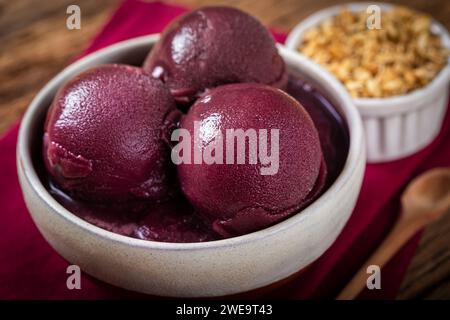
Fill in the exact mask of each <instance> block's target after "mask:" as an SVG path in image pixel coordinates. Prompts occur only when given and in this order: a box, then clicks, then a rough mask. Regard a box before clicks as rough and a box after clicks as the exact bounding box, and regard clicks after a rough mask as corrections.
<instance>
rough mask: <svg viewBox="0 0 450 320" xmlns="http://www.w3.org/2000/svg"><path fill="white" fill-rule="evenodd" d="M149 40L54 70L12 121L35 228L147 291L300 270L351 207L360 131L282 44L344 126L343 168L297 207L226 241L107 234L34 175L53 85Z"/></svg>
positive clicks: (187, 292) (328, 89) (123, 56)
mask: <svg viewBox="0 0 450 320" xmlns="http://www.w3.org/2000/svg"><path fill="white" fill-rule="evenodd" d="M157 39H158V35H151V36H145V37H140V38H136V39H132V40H128V41H124V42H121V43H118V44H115V45H113V46H110V47H108V48H105V49H103V50H100V51H97V52H95V53H93V54H91V55H89V56H87V57H85V58H83V59H81V60H79V61H77V62H75V63H74V64H72V65H70V66H69V67H67V68H66V69H65V70H63V71H62V72H61V73H60V74H58V75H57V76H56V77H55V78H53V79H52V80H51V81H50V82H49V83H48V84H47V85H46V86H45V87H44V88H43V89H42V90H41V91H40V92H39V93H38V95H37V96H36V97H35V99H34V100H33V101H32V103H31V105H30V106H29V108H28V110H27V112H26V114H25V116H24V118H23V120H22V124H21V127H20V132H19V140H18V145H17V167H18V172H19V180H20V184H21V187H22V191H23V194H24V198H25V202H26V204H27V207H28V210H29V211H30V213H31V216H32V217H33V219H34V221H35V223H36V225H37V227H38V228H39V230H40V231H41V233H42V234H43V236H44V237H45V239H46V240H47V241H48V242H49V243H50V245H51V246H52V247H53V248H55V250H56V251H57V252H59V253H60V254H61V255H62V256H63V257H64V258H66V259H67V260H68V261H70V262H71V263H73V264H77V265H79V266H80V267H81V269H82V270H83V271H85V272H87V273H88V274H90V275H92V276H94V277H96V278H98V279H101V280H103V281H106V282H108V283H111V284H114V285H117V286H120V287H123V288H126V289H130V290H135V291H140V292H144V293H148V294H154V295H161V296H176V297H207V296H224V295H231V294H236V293H239V292H245V291H248V290H252V289H256V288H260V287H264V286H267V285H269V284H272V283H275V282H277V281H279V280H282V279H285V278H287V277H289V276H290V275H293V274H294V273H296V272H298V271H299V270H301V269H303V268H304V267H306V266H307V265H309V264H310V263H311V262H313V261H314V260H316V259H317V258H318V257H319V256H321V255H322V254H323V253H324V252H325V251H326V250H327V249H328V248H329V247H330V246H331V244H332V243H333V242H334V240H335V239H336V237H337V236H338V235H339V233H340V232H341V231H342V228H343V227H344V225H345V223H346V222H347V220H348V218H349V217H350V214H351V212H352V210H353V208H354V206H355V202H356V199H357V197H358V194H359V190H360V186H361V182H362V179H363V173H364V168H365V160H366V159H365V148H364V136H363V134H364V133H363V126H362V122H361V118H360V116H359V114H358V111H357V110H356V108H355V107H354V105H353V101H352V99H351V97H350V96H349V95H348V94H347V92H346V90H345V89H344V87H343V86H342V85H341V84H340V83H339V82H338V81H336V80H335V79H333V78H332V77H331V76H330V75H329V74H328V73H326V72H324V71H323V70H322V69H321V68H319V67H318V66H316V65H314V64H312V63H310V61H309V60H307V59H305V58H303V57H300V56H298V55H296V54H294V53H293V52H291V51H290V50H287V49H285V48H283V47H280V53H281V55H282V56H283V58H284V59H285V61H286V63H287V65H288V66H289V67H290V68H291V69H294V70H296V71H297V72H300V73H301V74H302V75H303V76H305V77H306V78H307V79H309V80H310V81H311V82H312V83H314V84H315V85H317V86H318V87H319V88H320V89H321V90H322V91H323V93H324V94H326V95H327V96H328V97H329V98H330V99H331V100H332V101H333V102H334V104H335V106H336V107H337V108H338V109H339V110H340V111H341V113H342V115H343V117H344V118H345V120H346V122H347V126H348V129H349V133H350V147H349V153H348V157H347V160H346V163H345V166H344V169H343V171H342V172H341V174H340V175H339V177H338V178H337V180H336V181H335V182H334V183H333V185H332V186H331V187H330V188H329V190H327V191H326V192H325V193H324V194H323V195H322V196H321V197H320V198H319V199H317V200H316V201H315V202H314V203H312V204H311V205H310V206H308V207H307V208H306V209H304V210H303V211H302V212H301V213H300V214H297V215H294V216H292V217H291V218H289V219H287V220H285V221H283V222H281V223H278V224H277V225H275V226H272V227H270V228H267V229H264V230H261V231H258V232H254V233H250V234H247V235H244V236H240V237H236V238H231V239H225V240H219V241H211V242H204V243H163V242H155V241H144V240H139V239H134V238H129V237H126V236H122V235H119V234H115V233H111V232H109V231H106V230H104V229H101V228H98V227H96V226H94V225H92V224H89V223H88V222H86V221H84V220H82V219H80V218H78V217H77V216H75V215H73V214H72V213H70V212H69V211H68V210H66V209H65V208H64V207H63V206H61V205H60V204H59V203H58V202H57V201H56V200H55V199H54V198H53V197H52V196H51V195H50V194H49V192H48V191H47V190H46V189H45V187H44V186H43V184H42V183H41V181H40V179H39V177H38V175H37V173H36V170H35V168H34V166H33V162H32V152H33V150H34V152H39V151H38V150H37V151H36V149H33V146H36V141H37V139H41V136H40V134H39V132H42V131H41V130H42V126H43V120H44V117H45V114H46V111H47V109H48V106H49V104H50V102H51V101H52V99H53V96H54V94H55V92H56V90H57V89H58V88H59V87H60V86H61V85H62V84H63V83H64V82H65V81H66V80H68V79H69V78H71V77H73V76H74V75H76V74H78V73H80V72H81V71H82V70H85V69H87V68H89V67H92V66H95V65H99V64H102V63H113V62H116V63H136V64H139V63H141V62H142V61H143V59H144V57H145V55H146V54H147V53H148V51H149V50H150V49H151V47H152V46H153V44H154V43H155V42H156V41H157ZM35 156H39V154H36V155H35ZM294 160H295V159H293V161H294ZM299 183H301V182H300V181H299Z"/></svg>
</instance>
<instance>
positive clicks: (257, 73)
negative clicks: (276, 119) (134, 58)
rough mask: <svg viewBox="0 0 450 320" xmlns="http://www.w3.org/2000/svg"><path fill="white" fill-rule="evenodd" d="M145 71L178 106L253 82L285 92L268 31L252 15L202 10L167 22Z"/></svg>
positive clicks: (220, 9) (282, 70) (230, 10)
mask: <svg viewBox="0 0 450 320" xmlns="http://www.w3.org/2000/svg"><path fill="white" fill-rule="evenodd" d="M144 69H145V70H147V71H148V72H150V73H151V74H152V75H153V76H155V77H157V78H160V79H161V80H162V81H163V82H165V83H166V84H167V85H168V86H169V88H170V91H171V92H172V95H173V96H174V98H175V99H176V100H177V101H178V102H180V103H188V102H192V101H193V100H194V99H195V98H196V97H197V96H198V95H199V94H201V93H202V92H203V91H204V90H205V89H207V88H211V87H216V86H218V85H221V84H227V83H237V82H257V83H264V84H269V85H272V86H275V87H278V88H284V87H285V85H286V83H287V78H288V76H287V70H286V67H285V64H284V61H283V59H282V58H281V57H280V55H279V54H278V51H277V48H276V46H275V41H274V39H273V37H272V35H271V34H270V33H269V31H268V30H267V29H266V28H265V27H264V26H263V25H262V24H261V23H260V22H259V21H258V20H256V19H255V18H253V17H252V16H250V15H248V14H246V13H244V12H242V11H240V10H237V9H233V8H228V7H206V8H201V9H198V10H195V11H193V12H190V13H188V14H186V15H184V16H182V17H180V18H178V19H176V20H175V21H174V22H172V23H171V24H170V25H169V26H168V27H167V28H166V30H165V31H164V33H163V34H162V38H161V40H160V41H159V42H158V43H157V44H156V46H155V48H154V49H153V50H152V51H151V52H150V54H149V56H148V57H147V59H146V61H145V63H144Z"/></svg>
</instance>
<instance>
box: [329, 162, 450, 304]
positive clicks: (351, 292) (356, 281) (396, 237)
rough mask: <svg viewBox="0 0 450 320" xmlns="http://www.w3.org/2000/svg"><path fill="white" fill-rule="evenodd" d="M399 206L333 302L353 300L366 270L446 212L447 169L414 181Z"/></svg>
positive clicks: (449, 193)
mask: <svg viewBox="0 0 450 320" xmlns="http://www.w3.org/2000/svg"><path fill="white" fill-rule="evenodd" d="M401 203H402V212H401V213H400V216H399V218H398V220H397V222H396V223H395V225H394V227H393V228H392V230H391V232H390V233H389V234H388V236H387V237H386V239H384V241H383V243H382V244H381V245H380V247H378V249H377V250H376V251H375V252H374V253H373V254H372V256H371V257H370V258H369V259H368V260H367V261H366V263H365V264H364V265H363V266H362V268H361V269H360V270H359V271H358V273H356V275H355V276H354V277H353V279H352V280H351V281H350V282H349V283H348V284H347V286H346V287H345V288H344V289H343V290H342V291H341V293H340V294H339V295H338V296H337V298H336V299H337V300H350V299H354V298H355V297H356V296H357V295H358V294H359V293H360V292H361V290H362V289H363V288H364V287H365V285H366V281H367V277H368V274H367V271H366V270H367V267H368V266H370V265H377V266H379V267H380V268H382V267H383V266H384V265H385V264H386V263H387V262H388V261H389V260H390V259H391V258H392V257H393V256H394V255H395V254H396V253H397V251H398V250H399V249H400V248H401V247H402V246H403V245H404V244H405V243H406V242H407V241H408V240H409V239H410V238H411V237H412V236H413V235H414V234H416V233H417V232H418V231H419V230H421V229H423V228H424V227H425V226H427V225H428V224H429V223H431V222H433V221H436V220H437V219H439V218H440V217H441V216H442V215H443V214H444V213H445V212H446V211H448V210H449V209H450V167H447V168H436V169H432V170H429V171H427V172H425V173H423V174H421V175H420V176H418V177H416V178H415V179H414V180H412V181H411V182H410V183H409V185H408V186H407V188H406V190H405V191H404V192H403V195H402V198H401Z"/></svg>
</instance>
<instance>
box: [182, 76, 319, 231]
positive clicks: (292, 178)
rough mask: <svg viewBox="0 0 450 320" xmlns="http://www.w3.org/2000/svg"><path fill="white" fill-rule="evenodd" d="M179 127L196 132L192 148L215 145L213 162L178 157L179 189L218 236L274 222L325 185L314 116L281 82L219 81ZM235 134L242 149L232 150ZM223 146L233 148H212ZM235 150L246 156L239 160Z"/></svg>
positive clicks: (236, 145)
mask: <svg viewBox="0 0 450 320" xmlns="http://www.w3.org/2000/svg"><path fill="white" fill-rule="evenodd" d="M195 124H197V126H198V128H195ZM180 127H181V128H182V129H186V130H188V131H189V132H190V134H191V136H196V134H195V132H194V131H195V130H197V131H198V132H199V133H200V134H199V137H198V139H194V143H192V144H191V154H194V152H195V149H196V148H198V149H200V150H201V151H202V153H203V154H204V153H205V152H209V153H211V152H212V150H214V152H215V158H214V160H215V162H214V163H208V162H206V161H203V162H202V163H195V162H192V161H191V162H190V163H186V162H187V161H185V162H184V163H181V164H180V165H178V177H179V181H180V184H181V189H182V191H183V193H184V195H185V196H186V197H187V199H188V200H189V201H190V203H191V204H192V205H193V206H194V208H195V209H196V210H197V212H198V213H199V214H202V215H204V216H205V217H206V218H207V219H208V220H209V221H211V224H212V228H213V229H214V231H216V232H217V233H219V234H220V235H222V236H225V237H229V236H232V235H240V234H245V233H248V232H251V231H254V230H258V229H262V228H264V227H267V226H269V225H272V224H273V223H274V222H276V221H279V220H281V219H282V218H284V217H286V216H288V215H289V214H291V213H292V212H295V211H298V210H299V209H301V208H302V207H304V206H305V205H306V204H308V203H309V202H310V201H311V200H313V199H314V196H315V195H316V194H317V193H319V192H320V190H322V188H323V185H324V183H325V177H326V167H325V163H324V160H323V154H322V150H321V146H320V141H319V135H318V133H317V130H316V128H315V126H314V123H313V121H312V120H311V117H310V116H309V115H308V113H307V112H306V111H305V109H304V108H303V107H302V106H301V105H300V103H299V102H298V101H297V100H295V99H294V98H292V97H291V96H290V95H288V94H287V93H285V92H283V91H281V90H278V89H275V88H273V87H269V86H267V85H261V84H253V83H244V84H230V85H224V86H220V87H217V88H215V89H212V90H210V91H207V92H206V93H205V94H204V95H203V96H201V97H200V98H199V99H198V100H197V101H196V102H195V103H194V105H193V106H192V107H191V109H190V110H189V112H188V114H187V115H186V116H185V117H184V118H183V119H182V121H181V124H180ZM235 128H239V129H238V130H235ZM239 134H241V141H243V139H244V138H245V139H247V142H248V143H247V145H246V147H247V148H246V149H245V150H244V148H242V149H241V150H238V149H239V148H240V147H241V145H242V142H241V145H238V143H237V140H238V139H239ZM218 137H220V139H218ZM225 146H228V147H230V148H233V149H232V150H226V154H225V157H226V159H224V156H223V155H219V154H218V153H219V152H222V150H223V149H224V148H225ZM258 149H259V150H258ZM263 149H265V150H266V152H263V153H262V150H263ZM219 150H220V151H219ZM258 151H259V153H258ZM239 153H241V154H240V155H241V156H242V158H244V157H245V159H242V160H246V161H242V160H241V162H240V163H239V162H238V161H237V157H238V156H239ZM242 153H244V154H242ZM222 154H223V152H222ZM219 156H220V158H219ZM250 157H253V159H250ZM252 160H253V161H252ZM210 162H212V161H210ZM224 163H225V165H224Z"/></svg>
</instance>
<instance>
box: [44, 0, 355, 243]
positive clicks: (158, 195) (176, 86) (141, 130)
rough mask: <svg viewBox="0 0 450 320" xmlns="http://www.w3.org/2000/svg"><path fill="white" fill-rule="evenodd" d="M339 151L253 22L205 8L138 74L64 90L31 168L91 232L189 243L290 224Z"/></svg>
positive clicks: (127, 71)
mask: <svg viewBox="0 0 450 320" xmlns="http://www.w3.org/2000/svg"><path fill="white" fill-rule="evenodd" d="M348 140H349V138H348V132H347V127H346V124H345V123H344V121H343V119H342V117H341V115H340V114H339V112H338V110H336V109H335V108H334V107H333V105H332V103H330V101H329V100H328V99H327V98H326V97H325V96H324V95H323V94H322V93H321V92H320V90H317V89H316V88H314V86H313V85H311V84H310V83H308V82H307V81H305V80H303V79H302V76H301V74H295V73H294V72H292V71H291V70H288V69H287V67H286V66H285V64H284V61H283V60H282V58H281V57H280V55H279V54H278V51H277V49H276V46H275V43H274V40H273V38H272V36H271V35H270V33H269V32H268V31H267V29H266V28H264V27H263V26H262V25H261V23H260V22H258V21H257V20H256V19H254V18H253V17H251V16H249V15H247V14H246V13H243V12H241V11H239V10H236V9H232V8H227V7H207V8H202V9H198V10H196V11H193V12H191V13H189V14H187V15H184V16H182V17H180V18H178V19H176V20H175V21H174V22H173V23H172V24H170V25H169V26H168V27H167V29H166V30H165V31H164V33H163V34H162V37H161V39H160V40H159V41H158V42H157V43H156V44H155V46H154V48H153V49H152V50H151V51H150V53H149V54H148V56H147V58H146V59H145V61H143V66H142V67H141V66H128V65H103V66H97V67H94V68H92V69H89V70H87V71H84V72H83V73H81V74H79V75H78V76H76V77H75V78H73V79H71V80H69V81H68V82H67V83H66V84H64V85H63V86H62V87H61V88H60V89H59V91H58V92H57V94H56V96H55V98H54V100H53V102H52V103H51V105H50V108H49V110H48V113H47V118H46V121H45V125H44V127H43V138H42V140H41V141H42V145H41V146H39V147H40V148H41V150H43V154H42V156H40V157H39V158H36V159H35V162H36V163H37V165H38V167H40V168H41V172H40V175H41V179H42V181H43V182H44V184H45V185H46V186H47V188H48V190H49V192H50V193H51V194H52V195H53V196H54V198H55V199H56V200H57V201H58V202H59V203H61V204H62V205H63V206H64V207H65V208H67V209H68V210H69V211H70V212H72V213H73V214H75V215H77V216H79V217H80V218H82V219H84V220H86V221H88V222H89V223H91V224H94V225H96V226H98V227H100V228H103V229H106V230H109V231H111V232H114V233H118V234H121V235H125V236H129V237H134V238H139V239H144V240H152V241H164V242H201V241H214V240H219V239H224V238H229V237H233V236H240V235H244V234H247V233H249V232H254V231H258V230H261V229H263V228H267V227H270V226H272V225H274V224H276V223H278V222H280V221H282V220H284V219H286V218H288V217H291V216H292V215H295V214H302V210H303V209H304V208H306V207H307V206H308V205H310V204H311V203H312V202H313V201H315V200H316V199H317V198H318V197H320V195H321V194H322V193H323V192H325V191H326V190H327V188H329V187H330V185H331V184H332V183H333V182H334V181H335V179H336V178H337V176H338V175H339V173H340V172H341V170H342V168H343V166H344V163H345V161H346V157H347V152H348V143H349V141H348Z"/></svg>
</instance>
